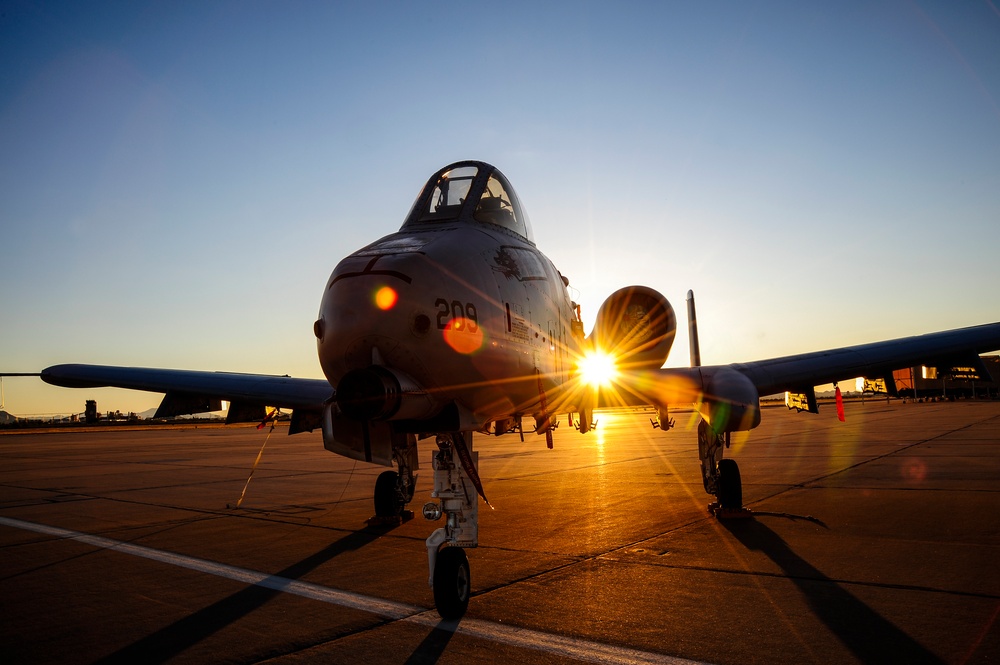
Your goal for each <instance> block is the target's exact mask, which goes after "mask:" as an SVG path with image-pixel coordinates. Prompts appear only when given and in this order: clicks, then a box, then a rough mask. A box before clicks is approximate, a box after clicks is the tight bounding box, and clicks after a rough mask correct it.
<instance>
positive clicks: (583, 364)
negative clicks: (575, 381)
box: [579, 351, 618, 387]
mask: <svg viewBox="0 0 1000 665" xmlns="http://www.w3.org/2000/svg"><path fill="white" fill-rule="evenodd" d="M579 367H580V378H581V379H582V380H583V382H584V383H586V384H588V385H591V386H595V387H597V386H610V385H611V384H612V382H614V380H615V378H617V376H618V368H617V367H616V366H615V359H614V358H612V357H611V356H610V355H608V354H607V353H604V352H602V351H593V352H590V353H587V354H584V356H583V358H581V359H580V365H579Z"/></svg>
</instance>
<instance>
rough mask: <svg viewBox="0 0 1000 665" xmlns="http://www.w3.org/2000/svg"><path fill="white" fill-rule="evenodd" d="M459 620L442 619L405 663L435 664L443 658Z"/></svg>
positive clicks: (409, 664) (416, 664)
mask: <svg viewBox="0 0 1000 665" xmlns="http://www.w3.org/2000/svg"><path fill="white" fill-rule="evenodd" d="M458 624H459V622H458V621H445V620H442V621H441V622H440V623H438V625H436V626H434V629H433V630H432V631H431V632H430V633H428V634H427V637H425V638H424V640H423V642H421V643H420V644H419V646H417V648H416V649H415V650H414V651H413V653H412V654H411V655H410V657H409V658H407V659H406V663H405V664H404V665H434V663H436V662H438V659H440V658H441V655H442V654H443V653H444V650H445V648H446V647H447V646H448V642H450V641H451V638H452V637H454V636H455V629H456V628H458Z"/></svg>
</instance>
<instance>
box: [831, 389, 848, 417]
mask: <svg viewBox="0 0 1000 665" xmlns="http://www.w3.org/2000/svg"><path fill="white" fill-rule="evenodd" d="M833 387H834V389H836V391H837V418H839V419H840V422H845V420H844V397H843V395H841V394H840V386H838V385H837V384H834V385H833Z"/></svg>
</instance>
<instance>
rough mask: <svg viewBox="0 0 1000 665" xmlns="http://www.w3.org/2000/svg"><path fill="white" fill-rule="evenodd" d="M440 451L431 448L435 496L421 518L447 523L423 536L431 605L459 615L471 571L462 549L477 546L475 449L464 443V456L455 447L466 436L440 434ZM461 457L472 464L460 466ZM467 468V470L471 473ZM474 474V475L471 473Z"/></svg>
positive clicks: (449, 616)
mask: <svg viewBox="0 0 1000 665" xmlns="http://www.w3.org/2000/svg"><path fill="white" fill-rule="evenodd" d="M437 445H438V450H437V451H436V452H435V453H434V457H433V459H432V466H433V469H434V491H433V492H432V493H431V497H433V498H436V499H438V500H439V501H440V503H435V502H433V501H431V502H429V503H427V504H426V505H425V506H424V510H423V513H424V517H426V518H427V519H429V520H436V519H440V518H441V517H442V516H443V517H444V518H445V524H444V526H443V527H441V528H439V529H435V530H434V532H433V533H432V534H431V535H430V536H429V537H428V538H427V543H426V544H427V564H428V568H429V569H430V576H429V577H428V583H429V584H430V586H431V587H432V588H433V589H434V604H435V605H436V606H437V611H438V614H440V615H441V618H442V619H449V620H450V619H460V618H461V617H462V616H463V615H464V614H465V611H466V609H467V608H468V606H469V597H470V596H471V592H472V576H471V573H470V570H469V559H468V557H467V556H466V554H465V548H471V547H476V546H477V545H479V494H478V492H477V490H479V489H480V488H479V487H477V483H474V482H473V477H478V472H477V471H476V469H475V467H476V466H477V465H478V462H479V454H478V453H476V452H473V451H472V450H471V446H468V447H466V448H465V450H464V451H462V452H463V453H464V452H466V451H467V452H468V455H467V456H466V455H464V454H462V455H460V454H458V451H456V450H455V449H456V446H463V447H464V446H466V443H465V438H464V435H463V434H462V433H461V432H458V433H455V434H446V435H440V436H438V438H437ZM461 457H466V458H467V459H468V461H469V462H470V465H471V466H472V469H466V468H464V466H463V464H462V461H461ZM470 471H471V473H470ZM472 474H475V476H472Z"/></svg>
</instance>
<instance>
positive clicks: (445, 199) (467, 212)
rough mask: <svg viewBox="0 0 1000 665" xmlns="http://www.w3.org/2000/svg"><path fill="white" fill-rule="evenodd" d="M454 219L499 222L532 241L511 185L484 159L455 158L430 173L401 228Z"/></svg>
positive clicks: (532, 238) (474, 221) (454, 220)
mask: <svg viewBox="0 0 1000 665" xmlns="http://www.w3.org/2000/svg"><path fill="white" fill-rule="evenodd" d="M455 222H470V223H474V224H486V225H491V226H499V227H501V228H504V229H507V230H508V231H511V232H513V233H516V234H517V235H519V236H520V237H521V238H523V239H525V240H527V241H528V242H530V243H532V244H534V242H535V239H534V236H533V235H532V233H531V224H530V223H529V222H528V216H527V214H526V213H525V212H524V209H523V208H522V207H521V202H520V201H519V200H518V198H517V194H516V193H515V192H514V188H513V187H511V186H510V183H509V182H507V178H505V177H504V175H503V174H502V173H500V171H498V170H497V169H496V167H494V166H490V165H489V164H487V163H485V162H472V161H469V162H456V163H455V164H450V165H448V166H446V167H444V168H443V169H441V170H440V171H438V172H437V173H435V174H434V175H433V176H431V179H430V180H428V181H427V184H426V185H424V188H423V189H422V190H421V191H420V195H419V196H417V200H416V202H415V203H414V204H413V208H411V209H410V214H409V215H407V217H406V221H405V222H403V229H407V230H418V229H420V228H427V227H428V226H430V225H436V224H445V223H455Z"/></svg>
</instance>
